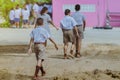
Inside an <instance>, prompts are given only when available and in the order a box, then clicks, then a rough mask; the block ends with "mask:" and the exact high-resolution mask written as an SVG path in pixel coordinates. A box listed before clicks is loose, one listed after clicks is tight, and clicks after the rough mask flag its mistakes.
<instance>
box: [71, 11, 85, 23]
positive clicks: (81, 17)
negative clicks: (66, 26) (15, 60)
mask: <svg viewBox="0 0 120 80" xmlns="http://www.w3.org/2000/svg"><path fill="white" fill-rule="evenodd" d="M72 17H73V18H74V19H75V21H76V22H77V23H78V25H83V21H84V20H85V16H84V15H83V14H81V13H80V12H79V11H77V12H75V13H73V14H72Z"/></svg>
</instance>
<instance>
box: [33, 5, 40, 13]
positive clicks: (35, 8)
mask: <svg viewBox="0 0 120 80" xmlns="http://www.w3.org/2000/svg"><path fill="white" fill-rule="evenodd" d="M33 10H34V12H35V13H39V6H38V5H37V4H34V5H33Z"/></svg>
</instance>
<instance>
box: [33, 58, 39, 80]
mask: <svg viewBox="0 0 120 80" xmlns="http://www.w3.org/2000/svg"><path fill="white" fill-rule="evenodd" d="M40 67H41V60H38V61H37V65H36V69H35V74H34V79H36V78H37V77H38V73H39V70H40Z"/></svg>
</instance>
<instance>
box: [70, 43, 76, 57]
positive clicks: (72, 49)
mask: <svg viewBox="0 0 120 80" xmlns="http://www.w3.org/2000/svg"><path fill="white" fill-rule="evenodd" d="M74 48H75V44H74V43H72V46H71V50H70V53H71V55H73V51H74Z"/></svg>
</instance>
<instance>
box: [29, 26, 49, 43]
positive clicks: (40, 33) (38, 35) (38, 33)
mask: <svg viewBox="0 0 120 80" xmlns="http://www.w3.org/2000/svg"><path fill="white" fill-rule="evenodd" d="M30 36H31V38H33V39H34V42H43V43H44V42H45V41H46V40H47V39H48V38H50V34H49V33H48V31H47V30H46V29H44V28H43V26H39V27H37V28H35V29H33V30H32V32H31V34H30Z"/></svg>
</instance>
